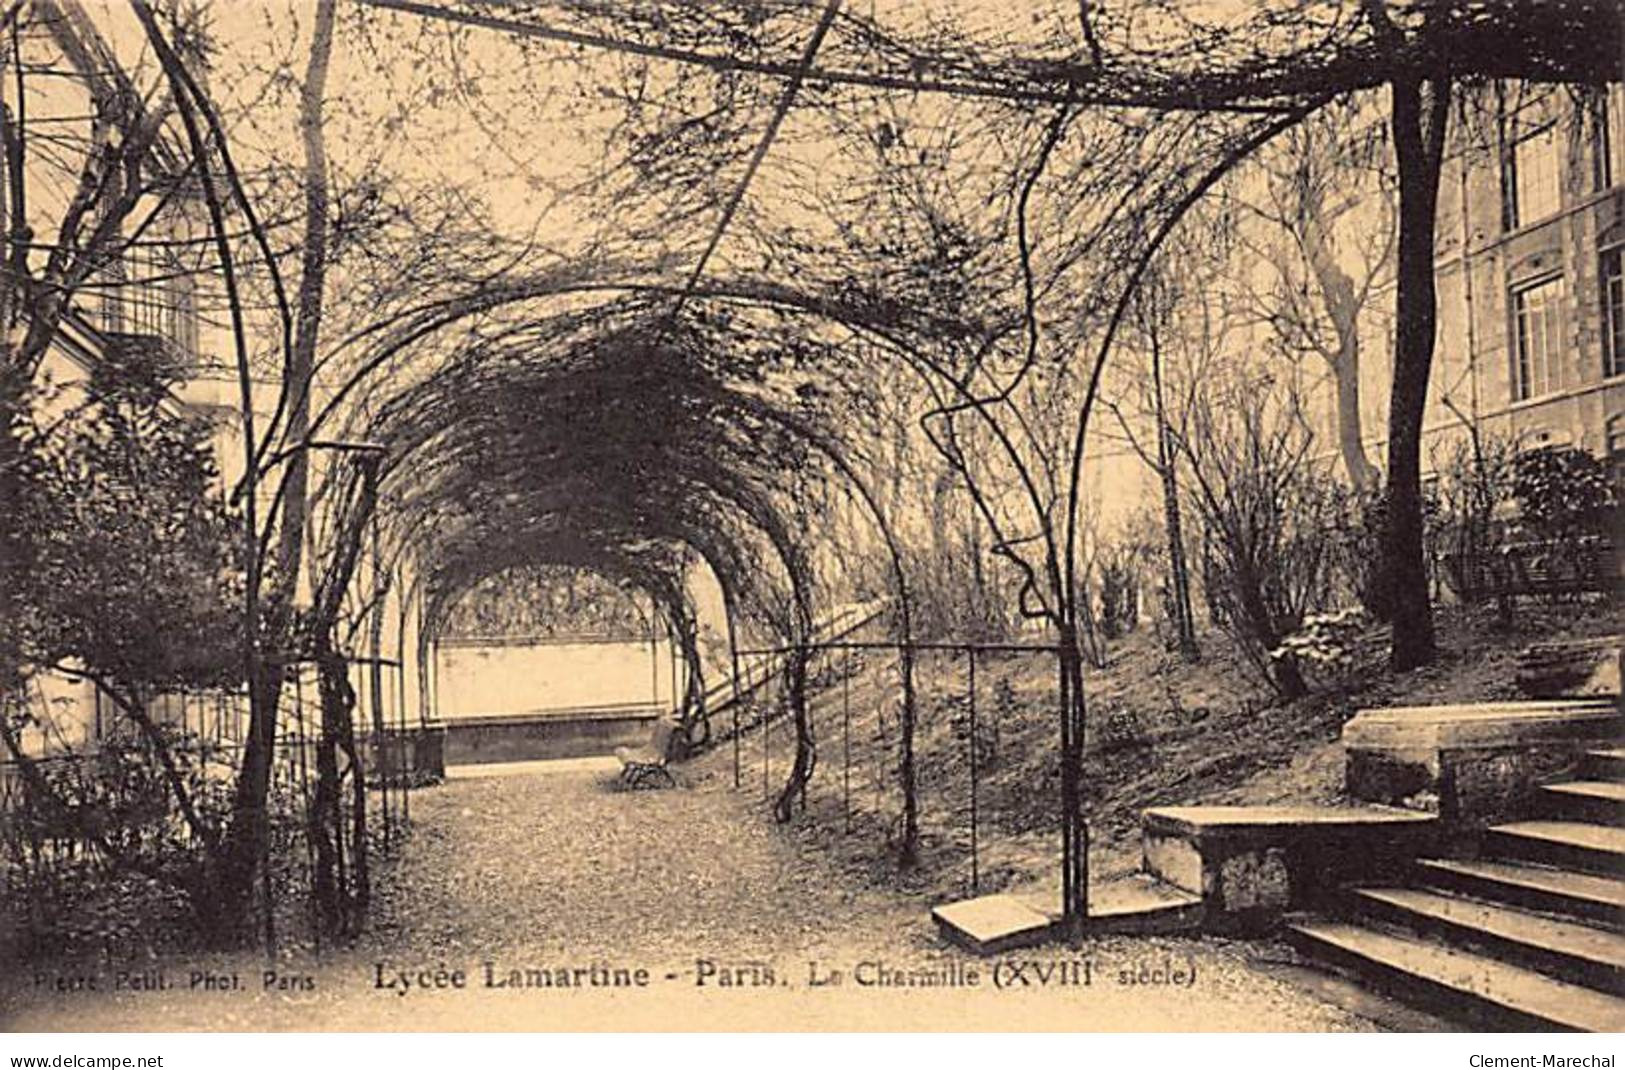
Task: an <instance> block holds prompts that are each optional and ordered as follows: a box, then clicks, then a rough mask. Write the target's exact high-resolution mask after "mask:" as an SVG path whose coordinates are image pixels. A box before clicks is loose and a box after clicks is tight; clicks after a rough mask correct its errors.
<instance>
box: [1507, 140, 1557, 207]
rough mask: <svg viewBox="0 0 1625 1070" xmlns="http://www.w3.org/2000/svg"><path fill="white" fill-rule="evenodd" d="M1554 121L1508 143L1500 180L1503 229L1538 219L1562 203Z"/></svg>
mask: <svg viewBox="0 0 1625 1070" xmlns="http://www.w3.org/2000/svg"><path fill="white" fill-rule="evenodd" d="M1557 158H1558V145H1557V124H1556V123H1548V124H1546V125H1545V126H1542V127H1540V128H1538V129H1536V130H1533V131H1531V132H1529V133H1527V134H1524V135H1523V136H1522V137H1520V138H1518V140H1517V141H1514V142H1513V143H1512V149H1511V151H1510V152H1508V153H1507V159H1506V173H1505V174H1504V175H1503V176H1502V181H1503V183H1504V184H1505V186H1506V193H1507V219H1506V224H1507V229H1508V230H1515V229H1517V228H1518V227H1524V226H1528V225H1529V224H1531V223H1538V222H1540V221H1541V220H1542V219H1545V218H1547V217H1548V216H1553V215H1556V214H1557V210H1558V209H1559V208H1560V207H1561V206H1562V201H1561V194H1560V193H1559V190H1558V183H1557Z"/></svg>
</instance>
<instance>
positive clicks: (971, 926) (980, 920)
mask: <svg viewBox="0 0 1625 1070" xmlns="http://www.w3.org/2000/svg"><path fill="white" fill-rule="evenodd" d="M931 918H932V920H933V921H935V922H936V923H937V928H938V929H939V930H940V931H941V932H942V934H943V935H944V936H946V937H947V938H948V939H949V940H951V941H953V942H954V943H956V944H959V945H960V946H961V947H964V948H966V949H967V950H970V951H973V952H975V953H976V954H979V955H993V954H997V953H999V952H1001V951H1008V950H1011V949H1012V948H1018V947H1028V946H1031V945H1032V944H1037V943H1042V942H1043V941H1044V939H1045V938H1046V937H1048V936H1049V933H1050V929H1051V927H1052V925H1053V924H1054V922H1053V920H1052V919H1051V918H1050V916H1049V915H1048V914H1046V913H1045V912H1044V911H1042V910H1039V909H1038V908H1037V907H1034V906H1032V905H1031V904H1029V903H1027V902H1025V901H1023V900H1022V899H1020V898H1018V897H1017V896H1013V895H984V896H978V897H977V898H975V899H965V900H961V901H960V902H957V903H947V904H945V905H943V906H939V907H934V908H933V909H932V911H931Z"/></svg>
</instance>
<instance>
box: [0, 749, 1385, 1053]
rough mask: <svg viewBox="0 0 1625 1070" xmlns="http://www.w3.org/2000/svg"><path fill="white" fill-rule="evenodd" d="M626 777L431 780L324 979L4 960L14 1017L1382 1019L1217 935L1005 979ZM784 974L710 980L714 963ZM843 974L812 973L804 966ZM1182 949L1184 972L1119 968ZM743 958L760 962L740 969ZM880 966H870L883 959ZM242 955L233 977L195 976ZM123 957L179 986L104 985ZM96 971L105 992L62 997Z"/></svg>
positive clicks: (705, 798) (313, 1020)
mask: <svg viewBox="0 0 1625 1070" xmlns="http://www.w3.org/2000/svg"><path fill="white" fill-rule="evenodd" d="M678 775H679V779H680V781H682V786H681V787H679V788H678V789H677V790H665V791H647V792H633V793H624V792H620V791H617V790H614V789H613V788H612V787H610V786H609V784H608V779H609V774H608V773H607V772H604V771H602V770H595V769H589V770H581V769H576V770H574V771H568V772H549V773H540V774H537V773H532V774H529V775H518V776H504V777H490V778H483V779H455V780H452V781H450V782H448V783H446V784H445V785H442V786H440V787H438V788H433V789H427V790H424V791H421V792H419V793H417V794H416V796H415V799H414V804H413V817H414V823H415V825H416V831H415V833H414V835H413V837H412V838H411V840H409V841H408V842H407V844H406V845H405V847H404V849H403V850H402V851H401V853H400V855H399V857H398V858H397V859H396V860H395V861H393V862H392V863H391V864H389V865H388V866H387V867H386V868H385V870H384V872H383V874H382V880H381V882H380V895H379V904H378V920H377V922H376V924H375V925H374V926H373V928H372V930H371V931H370V932H369V933H368V934H367V936H366V937H365V938H363V940H362V941H361V942H360V943H359V944H358V945H357V946H355V947H353V948H348V949H344V950H339V951H330V952H328V953H327V954H326V955H324V956H322V957H320V958H312V957H309V956H300V957H298V958H296V959H291V960H288V961H279V962H277V963H276V964H275V965H274V966H273V967H272V968H273V969H275V970H276V971H277V972H278V974H280V975H283V976H301V975H305V976H310V977H313V978H314V982H315V989H314V991H308V992H280V991H274V990H271V991H268V990H266V989H265V987H264V984H263V971H264V970H265V969H266V968H267V966H266V960H265V959H264V958H263V956H255V955H241V956H235V957H227V956H221V957H202V958H200V957H195V956H192V957H188V956H173V955H172V956H164V957H159V958H156V959H152V960H143V961H133V962H132V961H124V962H97V961H91V962H86V963H83V964H79V965H61V964H59V965H53V966H48V967H38V968H31V970H30V971H26V972H24V971H8V973H9V976H8V977H7V978H6V979H5V981H4V983H3V990H4V997H3V1002H0V1021H3V1022H4V1023H5V1025H6V1026H7V1028H9V1029H14V1030H15V1029H20V1030H61V1029H75V1030H87V1031H102V1030H177V1029H230V1030H267V1029H268V1030H290V1029H291V1030H327V1029H342V1030H402V1029H404V1030H418V1029H424V1030H447V1029H449V1030H459V1029H541V1030H558V1029H563V1030H573V1029H584V1028H615V1029H647V1028H664V1029H679V1030H693V1029H698V1030H708V1029H720V1030H736V1029H775V1030H778V1029H792V1028H843V1029H871V1028H884V1029H918V1028H933V1029H950V1030H953V1029H971V1028H980V1029H1011V1028H1023V1029H1038V1028H1050V1029H1081V1030H1118V1029H1134V1030H1138V1029H1145V1030H1229V1029H1247V1030H1258V1029H1268V1030H1344V1029H1366V1028H1373V1026H1372V1023H1371V1022H1370V1021H1369V1020H1367V1019H1364V1018H1361V1017H1359V1016H1357V1015H1354V1014H1351V1013H1348V1012H1345V1011H1343V1010H1340V1009H1338V1008H1337V1007H1334V1006H1332V1005H1331V1004H1329V1003H1327V1002H1324V1001H1322V1000H1321V999H1320V998H1317V997H1316V996H1313V995H1310V994H1308V993H1306V992H1304V991H1301V990H1299V989H1296V988H1294V987H1292V986H1290V985H1288V984H1285V983H1283V982H1282V981H1280V980H1278V979H1277V978H1276V977H1275V976H1273V975H1272V973H1271V971H1270V970H1269V969H1268V967H1267V965H1265V964H1263V963H1262V962H1261V959H1268V958H1270V957H1272V956H1273V955H1274V954H1275V953H1276V950H1277V949H1274V948H1272V947H1270V946H1269V945H1243V944H1235V943H1230V942H1226V941H1217V940H1185V939H1149V940H1147V939H1124V938H1114V939H1102V940H1096V941H1091V942H1089V943H1088V944H1086V945H1085V946H1083V947H1082V948H1079V949H1076V950H1073V949H1065V948H1059V947H1056V948H1046V949H1040V950H1039V951H1036V952H1030V953H1023V954H1022V955H1021V958H1023V959H1026V958H1033V959H1036V960H1040V961H1042V962H1054V961H1062V960H1064V961H1068V962H1081V961H1088V962H1089V963H1090V964H1091V967H1090V969H1091V973H1090V984H1088V985H1087V986H1084V985H1077V986H1071V987H1048V988H1036V987H1032V986H1030V985H1023V984H1020V983H1017V984H1016V985H1015V986H1014V987H1013V988H995V987H994V986H993V985H992V983H991V974H990V973H989V971H990V970H991V969H992V968H993V967H994V966H996V965H997V963H996V962H989V961H987V960H977V959H973V958H971V957H970V956H968V955H965V954H963V953H961V952H959V951H957V950H954V949H952V948H950V947H948V946H947V945H945V944H943V943H942V942H941V941H940V939H939V938H938V937H937V935H936V933H935V932H934V930H933V928H932V926H931V924H930V922H929V920H928V918H927V907H928V900H927V899H926V898H924V897H921V896H917V895H910V894H906V893H902V894H900V893H898V892H895V891H886V890H882V889H878V888H874V887H869V886H863V885H858V886H854V885H852V884H851V883H850V882H849V881H847V880H846V879H844V877H843V874H842V873H841V872H840V871H838V870H837V869H835V868H834V867H832V866H831V865H830V863H829V856H828V855H827V854H826V853H825V852H824V851H823V850H822V849H820V848H819V847H818V846H817V845H816V844H815V843H812V842H809V841H808V840H807V839H805V838H803V837H801V836H798V835H797V834H795V833H793V832H792V833H787V832H786V831H784V830H781V829H779V828H776V827H775V826H773V825H772V824H771V822H769V821H765V820H763V814H762V811H761V808H760V805H759V802H758V800H756V799H755V798H754V797H752V796H751V795H749V794H746V793H737V794H736V793H735V792H733V791H731V790H729V789H727V788H726V787H723V788H721V789H719V790H708V789H707V788H706V787H704V786H702V787H700V788H698V789H697V788H696V787H695V785H694V782H693V779H692V778H693V777H694V776H695V775H698V776H700V777H703V776H704V773H703V771H701V772H699V773H697V774H696V773H692V772H690V771H687V770H684V771H681V772H679V774H678ZM702 960H704V961H708V962H711V963H714V964H715V965H716V966H717V968H718V969H719V971H720V970H729V969H734V970H739V971H740V972H738V973H736V974H735V977H736V978H737V979H739V980H743V981H746V982H748V981H749V980H750V979H751V977H753V976H754V977H756V978H757V979H758V980H760V979H763V977H764V976H765V975H763V974H762V973H761V972H760V971H759V970H758V971H755V972H753V971H752V970H751V969H750V967H751V966H752V965H758V966H764V967H769V968H771V969H772V971H773V983H771V984H760V985H752V984H749V983H746V984H742V985H734V986H729V987H727V988H722V987H719V986H718V984H717V981H716V979H715V978H712V979H710V980H708V983H707V984H705V985H700V984H698V983H697V982H698V980H699V977H698V972H699V971H700V969H701V967H700V965H699V963H700V962H701V961H702ZM486 962H490V963H492V964H493V967H494V968H495V969H496V970H497V971H498V973H499V975H500V974H501V973H502V972H504V971H506V970H507V969H509V968H515V967H517V968H526V967H532V968H545V969H548V970H552V969H554V968H556V967H559V966H563V967H566V968H568V969H572V970H573V969H576V968H587V967H591V966H593V965H595V964H597V965H603V966H607V967H609V968H611V969H613V968H616V967H621V968H624V969H628V970H631V969H637V968H642V969H646V970H648V971H650V973H649V976H650V978H651V980H650V984H649V987H647V988H642V989H640V988H610V987H591V986H584V987H579V988H578V987H568V988H558V987H555V988H531V989H523V990H515V989H491V988H486V987H484V984H483V970H484V963H486ZM811 962H818V963H819V964H820V969H821V970H823V971H825V972H824V976H827V975H828V971H829V970H840V971H841V972H842V973H843V975H844V981H843V983H842V984H840V985H830V986H824V987H819V988H812V987H810V986H809V983H808V982H809V976H808V972H809V963H811ZM864 962H872V963H873V962H878V963H884V964H886V965H887V967H888V968H892V969H898V970H903V971H909V970H916V971H918V970H925V971H938V972H940V971H942V970H943V969H945V968H948V969H959V970H963V969H968V968H976V969H977V970H979V971H980V978H981V983H980V984H979V985H977V986H975V987H958V988H950V987H881V986H862V985H859V984H857V983H856V978H855V976H854V970H856V969H857V968H858V966H859V964H860V963H864ZM1142 966H1143V967H1145V968H1146V971H1147V974H1146V975H1147V976H1150V971H1153V970H1156V969H1166V968H1168V967H1170V966H1172V967H1174V968H1177V969H1180V970H1184V971H1186V972H1190V973H1192V974H1193V975H1194V981H1193V982H1192V983H1191V984H1189V985H1188V986H1185V987H1180V986H1174V985H1167V984H1155V985H1145V986H1142V985H1138V984H1132V985H1125V984H1122V983H1119V982H1120V978H1119V976H1118V975H1119V973H1120V972H1122V971H1125V970H1126V971H1128V972H1129V973H1131V974H1138V971H1139V970H1140V968H1141V967H1142ZM380 967H381V968H382V969H383V971H384V977H385V978H390V977H393V975H394V971H396V970H399V969H405V970H408V971H412V972H416V971H420V970H426V971H428V973H427V975H426V976H427V977H428V979H429V980H430V982H431V983H433V981H434V979H435V971H437V970H440V969H441V968H442V967H443V968H444V971H445V972H444V973H442V974H441V975H440V976H441V977H442V978H445V979H446V981H447V983H448V984H449V983H450V973H451V971H455V970H458V969H462V970H463V971H465V975H466V980H465V987H463V988H444V989H435V990H425V989H422V988H417V987H414V988H413V990H411V991H409V992H407V993H406V994H405V995H400V994H396V992H395V991H394V990H392V989H387V988H379V987H378V973H377V971H378V970H379V969H380ZM741 968H743V969H741ZM868 969H869V973H868V974H866V976H869V975H872V973H873V972H874V969H875V968H874V967H869V968H868ZM194 970H205V971H209V972H211V973H212V974H214V975H216V976H228V975H230V974H233V973H235V974H236V975H237V977H238V979H239V982H240V984H241V985H242V988H241V990H238V991H225V992H218V991H206V990H203V989H201V988H200V989H194V988H192V987H191V986H190V982H191V974H192V972H193V971H194ZM120 971H132V972H134V973H136V974H138V975H139V974H141V973H142V972H143V971H144V972H145V973H146V975H148V976H158V975H160V974H161V975H162V978H163V980H164V981H165V982H166V983H167V984H168V985H169V987H168V988H166V989H163V990H160V991H153V992H139V991H110V990H109V989H111V988H112V987H113V986H114V984H115V981H116V977H117V974H118V973H119V972H120ZM85 978H88V979H90V980H91V981H93V982H94V983H95V984H96V986H97V989H98V990H97V991H93V992H92V991H70V992H58V991H53V988H54V987H55V986H56V985H57V984H58V983H65V984H70V985H71V984H72V983H74V982H75V981H76V980H77V979H85Z"/></svg>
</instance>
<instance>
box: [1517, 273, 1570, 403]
mask: <svg viewBox="0 0 1625 1070" xmlns="http://www.w3.org/2000/svg"><path fill="white" fill-rule="evenodd" d="M1512 315H1513V319H1514V321H1515V323H1514V328H1515V338H1514V341H1515V343H1516V352H1515V354H1514V357H1515V359H1514V361H1513V369H1512V371H1513V375H1512V397H1513V400H1514V401H1524V400H1527V399H1528V398H1538V397H1540V396H1542V395H1543V394H1550V393H1552V392H1554V391H1556V390H1559V389H1561V388H1562V386H1563V374H1562V353H1563V280H1562V278H1561V277H1559V278H1555V279H1548V280H1547V281H1545V282H1541V283H1536V284H1535V285H1533V286H1528V287H1525V288H1524V289H1521V290H1518V291H1516V292H1514V293H1513V295H1512Z"/></svg>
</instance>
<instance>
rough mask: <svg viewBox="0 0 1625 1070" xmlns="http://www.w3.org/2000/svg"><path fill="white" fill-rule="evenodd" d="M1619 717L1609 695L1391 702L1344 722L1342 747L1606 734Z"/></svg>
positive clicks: (1429, 746)
mask: <svg viewBox="0 0 1625 1070" xmlns="http://www.w3.org/2000/svg"><path fill="white" fill-rule="evenodd" d="M1620 719H1621V718H1620V707H1619V703H1618V702H1617V701H1616V700H1614V699H1609V698H1589V699H1554V700H1551V701H1541V702H1484V703H1474V704H1471V705H1460V706H1389V707H1383V708H1380V709H1369V710H1361V711H1360V712H1359V713H1357V714H1355V715H1354V717H1353V719H1352V720H1350V721H1349V723H1348V724H1347V725H1345V726H1344V727H1343V746H1344V747H1345V748H1347V749H1356V750H1418V749H1426V750H1439V749H1446V748H1462V747H1486V746H1494V747H1506V746H1518V745H1523V744H1530V743H1539V742H1546V741H1552V740H1571V739H1605V738H1609V736H1610V735H1611V734H1613V732H1614V731H1615V730H1616V729H1617V728H1618V726H1619V722H1620Z"/></svg>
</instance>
